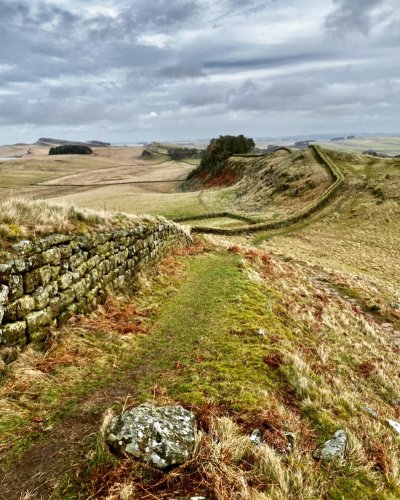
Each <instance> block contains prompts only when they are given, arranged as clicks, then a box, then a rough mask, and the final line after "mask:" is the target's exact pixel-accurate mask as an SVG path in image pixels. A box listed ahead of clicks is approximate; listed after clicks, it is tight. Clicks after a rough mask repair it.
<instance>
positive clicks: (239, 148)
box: [199, 134, 255, 174]
mask: <svg viewBox="0 0 400 500" xmlns="http://www.w3.org/2000/svg"><path fill="white" fill-rule="evenodd" d="M254 147H255V143H254V141H253V139H251V138H248V137H245V136H244V135H242V134H241V135H238V136H234V135H220V136H219V137H218V139H211V141H210V144H209V145H208V146H207V148H206V150H205V151H204V153H203V156H202V159H201V163H200V166H199V170H208V171H210V172H213V173H214V174H216V173H218V172H220V171H221V170H222V169H223V168H224V164H225V160H227V159H228V158H229V157H230V156H232V155H234V154H246V153H249V152H250V151H251V150H252V149H253V148H254Z"/></svg>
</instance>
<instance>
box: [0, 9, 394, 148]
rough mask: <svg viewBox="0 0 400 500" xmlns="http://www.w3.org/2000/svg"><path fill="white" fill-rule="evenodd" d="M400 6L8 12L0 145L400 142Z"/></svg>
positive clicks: (2, 35)
mask: <svg viewBox="0 0 400 500" xmlns="http://www.w3.org/2000/svg"><path fill="white" fill-rule="evenodd" d="M399 47H400V3H399V0H318V1H316V0H264V1H262V0H248V1H246V0H218V1H216V0H85V1H79V0H0V144H4V143H12V142H19V141H21V142H22V141H24V142H31V141H34V140H36V139H37V138H38V137H39V136H47V137H57V138H69V139H80V140H90V139H100V140H106V141H107V140H109V141H113V142H116V141H123V142H135V141H140V140H153V139H158V140H168V139H169V140H178V139H191V138H209V137H213V136H218V135H219V134H225V133H244V134H246V135H250V136H281V135H294V134H299V135H300V134H307V133H310V134H312V133H317V132H318V133H321V132H327V133H331V132H343V133H346V132H347V133H350V132H353V131H354V132H378V131H381V132H398V133H400V127H399V117H400V69H399V63H400V48H399Z"/></svg>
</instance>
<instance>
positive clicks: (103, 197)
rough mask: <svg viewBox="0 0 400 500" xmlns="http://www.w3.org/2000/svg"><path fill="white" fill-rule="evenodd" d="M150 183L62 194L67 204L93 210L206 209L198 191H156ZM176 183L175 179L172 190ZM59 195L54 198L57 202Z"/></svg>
mask: <svg viewBox="0 0 400 500" xmlns="http://www.w3.org/2000/svg"><path fill="white" fill-rule="evenodd" d="M152 186H153V185H152V184H149V187H148V188H146V187H137V186H129V185H121V186H103V187H99V188H96V189H91V190H88V191H84V192H82V193H74V194H70V195H65V196H63V197H62V198H60V199H61V200H62V201H63V202H64V203H66V204H73V205H75V206H77V207H86V208H90V209H93V210H107V211H110V212H115V211H116V212H120V211H123V212H126V213H130V214H136V215H141V214H150V215H156V214H157V215H162V216H164V217H167V218H171V219H172V218H175V217H185V216H187V215H197V214H202V213H203V212H204V207H203V206H202V205H201V203H200V201H199V193H198V192H186V193H181V192H170V193H168V192H159V193H157V192H154V191H152V189H153V187H152ZM173 189H174V183H171V190H173ZM57 200H58V198H54V200H53V201H54V202H57Z"/></svg>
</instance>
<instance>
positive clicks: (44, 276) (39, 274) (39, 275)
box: [24, 264, 51, 293]
mask: <svg viewBox="0 0 400 500" xmlns="http://www.w3.org/2000/svg"><path fill="white" fill-rule="evenodd" d="M50 281H51V269H50V266H49V265H48V264H47V265H46V266H43V267H39V268H38V269H34V270H33V271H30V272H29V273H26V274H24V290H25V292H26V293H32V292H33V291H34V290H36V288H38V287H39V286H46V285H48V284H49V283H50Z"/></svg>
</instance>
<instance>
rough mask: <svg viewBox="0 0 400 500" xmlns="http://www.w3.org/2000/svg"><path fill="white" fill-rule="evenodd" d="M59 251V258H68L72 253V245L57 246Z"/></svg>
mask: <svg viewBox="0 0 400 500" xmlns="http://www.w3.org/2000/svg"><path fill="white" fill-rule="evenodd" d="M58 249H59V251H60V259H61V260H64V259H68V258H69V257H71V255H72V246H71V245H60V246H59V247H58Z"/></svg>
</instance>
